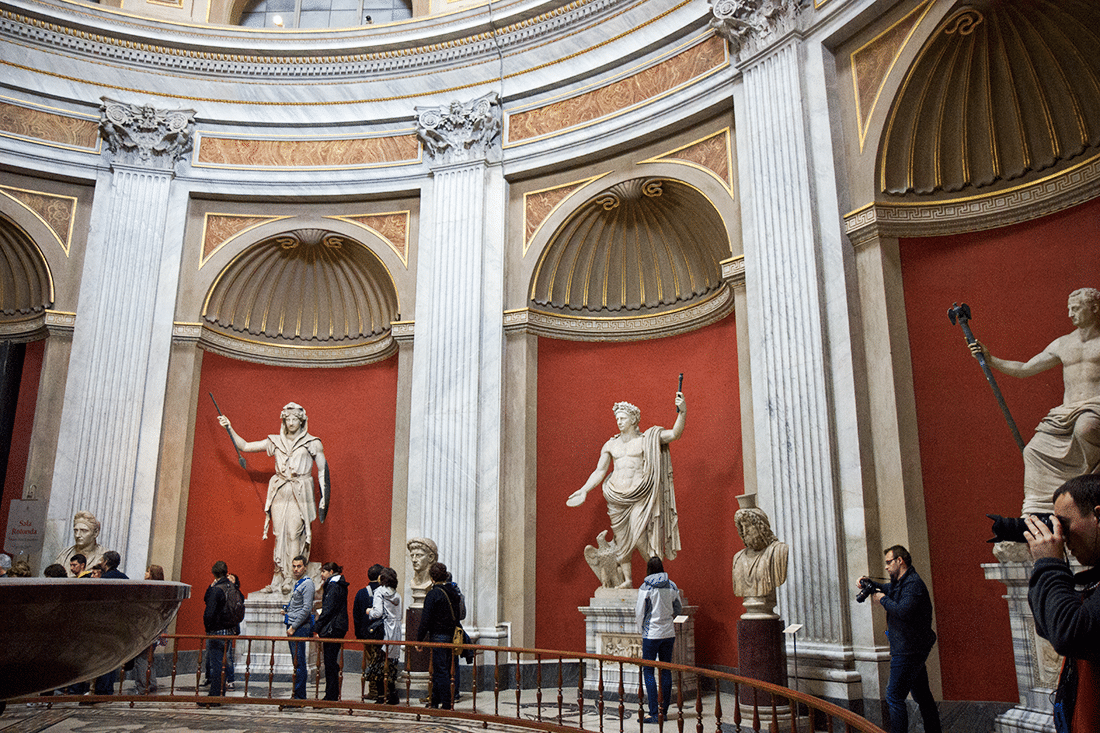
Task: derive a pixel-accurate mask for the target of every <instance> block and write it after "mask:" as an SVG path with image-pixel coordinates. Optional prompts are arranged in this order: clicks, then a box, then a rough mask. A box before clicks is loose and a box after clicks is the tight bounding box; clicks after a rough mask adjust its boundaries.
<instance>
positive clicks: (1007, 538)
mask: <svg viewBox="0 0 1100 733" xmlns="http://www.w3.org/2000/svg"><path fill="white" fill-rule="evenodd" d="M986 516H987V517H989V518H990V519H992V520H993V538H992V539H989V540H986V542H1027V539H1026V538H1025V537H1024V532H1026V531H1027V522H1025V521H1024V518H1023V517H1002V516H1001V515H1000V514H986ZM1031 516H1033V517H1035V518H1036V519H1038V520H1039V521H1040V522H1042V523H1043V524H1045V525H1046V526H1047V527H1049V528H1050V531H1051V532H1053V531H1054V517H1053V515H1051V514H1032V515H1031ZM1063 529H1064V528H1063Z"/></svg>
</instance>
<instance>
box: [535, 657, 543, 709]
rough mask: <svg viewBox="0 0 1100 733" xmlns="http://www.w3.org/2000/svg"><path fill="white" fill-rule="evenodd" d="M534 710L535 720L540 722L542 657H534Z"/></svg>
mask: <svg viewBox="0 0 1100 733" xmlns="http://www.w3.org/2000/svg"><path fill="white" fill-rule="evenodd" d="M535 680H536V683H535V710H536V711H538V712H537V713H536V720H538V721H539V722H540V723H541V722H542V655H541V654H536V655H535Z"/></svg>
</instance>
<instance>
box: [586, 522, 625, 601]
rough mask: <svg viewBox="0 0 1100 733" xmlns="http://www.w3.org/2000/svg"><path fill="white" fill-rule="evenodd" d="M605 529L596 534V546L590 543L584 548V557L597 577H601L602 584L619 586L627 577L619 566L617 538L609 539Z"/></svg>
mask: <svg viewBox="0 0 1100 733" xmlns="http://www.w3.org/2000/svg"><path fill="white" fill-rule="evenodd" d="M608 531H609V530H606V529H605V530H604V531H603V532H600V533H599V534H598V535H596V545H597V546H596V547H593V546H592V545H588V546H586V547H585V548H584V559H585V560H587V561H588V565H589V567H591V568H592V572H594V573H595V574H596V577H597V578H599V579H600V585H601V586H602V587H604V588H618V587H619V586H620V585H622V584H623V583H624V582H625V581H626V579H625V578H624V577H623V571H622V569H621V568H620V567H619V549H618V546H616V544H615V540H614V539H612V540H611V541H610V542H608V541H607V533H608Z"/></svg>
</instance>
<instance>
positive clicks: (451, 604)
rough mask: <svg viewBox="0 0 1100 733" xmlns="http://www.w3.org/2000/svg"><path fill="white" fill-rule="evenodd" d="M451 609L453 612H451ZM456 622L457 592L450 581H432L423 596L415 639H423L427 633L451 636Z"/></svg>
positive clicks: (426, 636)
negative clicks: (422, 609)
mask: <svg viewBox="0 0 1100 733" xmlns="http://www.w3.org/2000/svg"><path fill="white" fill-rule="evenodd" d="M452 609H454V612H453V613H452ZM457 624H458V594H457V593H456V592H455V590H454V585H453V584H450V583H433V584H432V589H431V590H429V591H428V595H426V596H424V611H423V613H422V614H421V616H420V628H418V629H417V630H416V638H417V641H424V640H425V639H427V638H428V634H446V635H447V636H451V635H453V634H454V632H455V626H456V625H457Z"/></svg>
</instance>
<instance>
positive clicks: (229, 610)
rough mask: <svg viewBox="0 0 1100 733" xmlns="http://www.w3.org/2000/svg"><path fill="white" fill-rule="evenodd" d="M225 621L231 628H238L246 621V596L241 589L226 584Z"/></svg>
mask: <svg viewBox="0 0 1100 733" xmlns="http://www.w3.org/2000/svg"><path fill="white" fill-rule="evenodd" d="M224 590H225V611H224V614H225V621H226V623H227V624H228V625H229V626H237V625H238V624H240V623H241V622H242V621H244V596H242V595H241V589H240V588H238V587H237V586H235V585H233V583H226V584H225V588H224Z"/></svg>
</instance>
